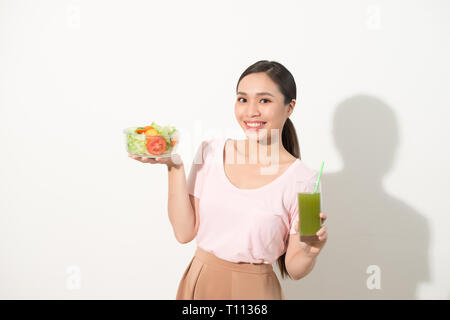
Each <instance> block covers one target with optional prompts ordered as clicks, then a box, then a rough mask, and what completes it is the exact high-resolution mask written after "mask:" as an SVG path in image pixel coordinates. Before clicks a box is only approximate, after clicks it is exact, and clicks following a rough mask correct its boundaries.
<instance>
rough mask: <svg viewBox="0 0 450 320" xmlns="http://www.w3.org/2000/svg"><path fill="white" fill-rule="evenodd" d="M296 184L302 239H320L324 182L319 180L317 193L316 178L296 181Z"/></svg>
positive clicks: (309, 240) (306, 240) (303, 240)
mask: <svg viewBox="0 0 450 320" xmlns="http://www.w3.org/2000/svg"><path fill="white" fill-rule="evenodd" d="M295 185H296V191H297V201H298V214H299V216H298V218H299V224H300V225H299V230H300V241H301V242H311V241H319V238H318V236H317V235H316V233H317V231H319V230H320V228H321V227H322V223H321V219H320V213H321V212H322V211H321V210H322V196H321V195H322V184H321V182H320V181H319V185H318V188H317V191H316V193H314V188H315V186H316V180H314V179H311V180H306V181H296V182H295Z"/></svg>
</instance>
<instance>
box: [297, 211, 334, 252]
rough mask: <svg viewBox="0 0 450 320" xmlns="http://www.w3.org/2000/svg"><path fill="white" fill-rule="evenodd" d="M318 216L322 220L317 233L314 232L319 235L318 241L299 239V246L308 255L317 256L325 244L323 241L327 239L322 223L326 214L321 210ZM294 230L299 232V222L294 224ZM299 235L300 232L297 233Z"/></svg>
mask: <svg viewBox="0 0 450 320" xmlns="http://www.w3.org/2000/svg"><path fill="white" fill-rule="evenodd" d="M320 218H321V222H322V228H320V230H319V231H317V233H316V235H317V236H318V237H319V240H318V241H308V242H303V241H300V246H301V248H302V249H303V250H304V251H305V253H306V254H307V255H310V256H313V257H315V256H317V255H318V254H319V253H320V251H321V250H322V248H323V246H324V245H325V243H326V242H327V239H328V233H327V227H326V226H324V225H323V223H324V222H325V220H326V218H327V216H326V214H325V213H323V212H321V213H320ZM300 223H301V222H300ZM295 231H297V232H299V224H298V223H297V224H296V226H295ZM299 237H300V234H299Z"/></svg>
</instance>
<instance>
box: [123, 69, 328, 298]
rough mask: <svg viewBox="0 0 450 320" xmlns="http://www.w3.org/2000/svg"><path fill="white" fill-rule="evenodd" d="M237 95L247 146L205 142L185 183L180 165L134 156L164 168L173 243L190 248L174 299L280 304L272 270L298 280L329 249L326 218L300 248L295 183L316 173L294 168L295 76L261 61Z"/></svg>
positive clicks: (297, 165) (238, 117)
mask: <svg viewBox="0 0 450 320" xmlns="http://www.w3.org/2000/svg"><path fill="white" fill-rule="evenodd" d="M236 94H237V99H236V104H235V117H236V120H237V121H238V123H239V125H240V126H241V127H242V129H243V130H244V131H245V133H246V136H247V139H245V140H241V141H237V140H231V139H210V140H206V141H203V142H202V144H201V146H200V147H199V149H198V151H197V154H196V156H195V158H194V161H193V164H192V167H191V170H190V173H189V177H188V179H187V181H186V178H185V173H184V166H183V162H182V161H181V158H180V157H179V155H176V156H174V157H172V158H156V159H145V158H140V157H134V156H131V157H133V158H135V159H137V160H139V161H142V162H148V163H153V164H155V163H162V164H166V165H167V167H168V172H169V199H168V210H169V219H170V221H171V223H172V226H173V229H174V233H175V237H176V238H177V240H178V241H179V242H180V243H187V242H190V241H191V240H193V239H194V238H195V239H196V241H197V250H196V252H195V255H194V257H193V258H192V260H191V262H190V263H189V265H188V267H187V268H186V270H185V272H184V274H183V276H182V278H181V281H180V283H179V286H178V292H177V295H176V299H224V300H229V299H285V296H284V294H283V291H282V289H281V286H280V282H279V281H278V278H277V276H276V274H275V272H274V271H273V268H272V263H273V262H275V261H276V260H277V261H278V266H279V268H280V272H281V276H282V277H283V278H284V277H286V275H288V276H289V277H290V278H291V279H295V280H298V279H300V278H302V277H304V276H305V275H307V274H308V273H309V272H310V271H311V270H312V268H313V266H314V264H315V262H316V258H317V255H318V254H319V252H320V251H321V250H322V248H323V246H324V245H325V242H326V240H327V236H328V235H327V229H326V226H324V225H323V222H324V221H325V219H326V215H325V214H324V213H323V212H322V213H320V217H321V220H322V228H321V229H320V230H319V231H318V232H317V235H318V241H314V242H308V243H305V242H300V239H299V233H298V230H299V229H298V227H299V221H298V208H297V199H296V190H295V187H294V186H295V182H296V181H310V180H311V179H316V178H317V172H316V171H314V170H311V169H309V168H308V167H307V166H306V165H305V164H304V163H303V162H302V161H301V160H300V151H299V145H298V140H297V134H296V132H295V128H294V126H293V124H292V122H291V120H290V119H289V116H290V115H291V114H292V112H293V110H294V106H295V103H296V85H295V81H294V78H293V76H292V75H291V73H290V72H289V71H288V70H287V69H286V68H285V67H284V66H283V65H281V64H280V63H278V62H275V61H267V60H262V61H258V62H256V63H255V64H253V65H251V66H250V67H248V68H247V69H246V70H245V71H244V73H243V74H242V75H241V77H240V78H239V81H238V83H237V87H236ZM280 132H281V134H279V133H280ZM235 155H236V158H237V160H236V159H235ZM258 155H259V156H258ZM262 155H263V156H262ZM265 157H268V158H270V161H267V158H265ZM268 163H270V164H269V165H267V164H268ZM188 195H189V196H188Z"/></svg>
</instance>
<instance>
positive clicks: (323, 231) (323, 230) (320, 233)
mask: <svg viewBox="0 0 450 320" xmlns="http://www.w3.org/2000/svg"><path fill="white" fill-rule="evenodd" d="M316 235H317V236H318V237H319V240H320V241H322V240H325V239H327V238H328V232H327V227H326V226H323V227H322V228H320V230H319V231H317V233H316Z"/></svg>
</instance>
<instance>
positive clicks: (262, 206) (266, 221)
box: [187, 138, 318, 264]
mask: <svg viewBox="0 0 450 320" xmlns="http://www.w3.org/2000/svg"><path fill="white" fill-rule="evenodd" d="M227 140H228V139H225V138H213V139H210V140H204V141H202V143H201V145H200V146H199V148H198V150H197V152H196V155H195V157H194V159H193V162H192V166H191V170H190V172H189V176H188V179H187V188H188V192H189V193H190V194H192V195H194V196H195V197H197V198H199V199H200V202H199V216H200V225H199V229H198V233H197V235H196V241H197V246H199V247H201V248H202V249H204V250H206V251H208V252H210V253H213V254H214V255H216V256H217V257H219V258H222V259H224V260H228V261H231V262H250V263H266V264H272V263H273V262H275V261H276V260H277V259H278V258H279V257H280V256H281V255H282V254H283V253H285V252H286V250H287V244H288V243H287V241H288V238H289V234H295V233H297V232H295V230H294V227H295V223H298V205H297V195H296V188H295V182H296V181H310V180H311V179H316V178H317V176H318V172H317V171H315V170H312V169H310V168H308V167H307V166H306V165H305V163H304V162H303V161H301V160H300V159H297V160H296V161H295V162H294V163H292V164H291V165H290V166H289V167H288V168H287V169H286V170H285V171H284V172H283V173H282V174H281V176H279V177H277V178H276V179H275V180H273V181H271V182H270V183H269V184H266V185H264V186H262V187H260V188H257V189H240V188H238V187H236V186H235V185H233V184H232V183H231V181H230V180H229V179H228V177H227V176H226V174H225V171H224V165H223V150H224V147H225V142H226V141H227ZM308 188H309V187H306V184H305V189H304V190H308V191H312V190H310V189H308Z"/></svg>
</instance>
